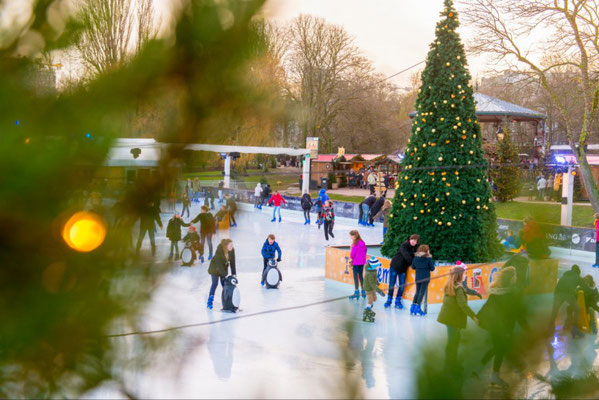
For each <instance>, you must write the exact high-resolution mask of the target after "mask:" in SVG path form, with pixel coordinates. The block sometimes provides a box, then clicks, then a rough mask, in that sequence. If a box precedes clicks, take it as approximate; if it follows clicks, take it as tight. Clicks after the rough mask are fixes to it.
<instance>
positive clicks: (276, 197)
mask: <svg viewBox="0 0 599 400" xmlns="http://www.w3.org/2000/svg"><path fill="white" fill-rule="evenodd" d="M270 203H272V204H273V206H274V207H275V208H274V209H273V210H272V219H271V220H270V222H275V221H276V220H277V218H276V216H275V214H276V213H277V211H278V212H279V222H281V203H285V205H286V204H287V202H286V201H285V199H284V198H283V196H281V194H280V193H279V192H278V191H275V192H274V193H273V195H272V196H271V198H270V200H268V204H269V205H270Z"/></svg>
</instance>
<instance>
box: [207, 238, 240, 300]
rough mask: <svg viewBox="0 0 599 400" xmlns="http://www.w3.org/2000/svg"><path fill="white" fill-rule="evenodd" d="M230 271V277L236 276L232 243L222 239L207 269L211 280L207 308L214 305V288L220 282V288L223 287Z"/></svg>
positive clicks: (229, 240)
mask: <svg viewBox="0 0 599 400" xmlns="http://www.w3.org/2000/svg"><path fill="white" fill-rule="evenodd" d="M229 270H230V271H231V275H237V269H236V268H235V249H234V248H233V241H232V240H231V239H223V240H221V242H220V244H219V245H218V247H217V248H216V252H215V253H214V258H213V259H212V261H210V266H209V267H208V273H209V274H210V278H211V279H212V285H211V286H210V293H209V294H208V304H207V306H208V308H209V309H212V306H213V303H214V293H216V287H217V286H218V282H219V281H220V285H221V286H222V287H224V286H225V278H226V277H227V275H228V274H229Z"/></svg>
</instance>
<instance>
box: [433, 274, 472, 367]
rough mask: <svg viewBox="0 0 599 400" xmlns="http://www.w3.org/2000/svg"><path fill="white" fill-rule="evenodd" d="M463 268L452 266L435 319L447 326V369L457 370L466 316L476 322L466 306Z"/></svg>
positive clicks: (470, 310)
mask: <svg viewBox="0 0 599 400" xmlns="http://www.w3.org/2000/svg"><path fill="white" fill-rule="evenodd" d="M464 272H465V270H464V269H463V268H461V267H454V268H452V270H451V275H450V277H449V280H448V281H447V284H446V285H445V289H443V294H444V296H443V305H442V306H441V311H440V312H439V316H438V317H437V321H438V322H440V323H441V324H443V325H445V326H446V327H447V346H446V347H445V368H446V370H447V371H453V370H459V369H460V365H459V363H458V347H459V345H460V337H461V334H462V330H463V329H465V328H466V324H467V317H470V318H472V320H473V321H474V322H475V323H477V324H478V319H477V318H476V314H475V312H474V311H473V310H472V309H471V308H470V307H469V306H468V296H467V295H466V291H465V290H464V287H463V286H462V281H463V280H464Z"/></svg>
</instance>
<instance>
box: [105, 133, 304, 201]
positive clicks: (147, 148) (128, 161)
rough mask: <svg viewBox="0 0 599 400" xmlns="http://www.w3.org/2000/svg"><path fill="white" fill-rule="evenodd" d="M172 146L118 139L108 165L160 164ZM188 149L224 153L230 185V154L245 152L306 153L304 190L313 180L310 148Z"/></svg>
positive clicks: (204, 146) (193, 146)
mask: <svg viewBox="0 0 599 400" xmlns="http://www.w3.org/2000/svg"><path fill="white" fill-rule="evenodd" d="M169 146H171V144H168V143H161V142H157V141H156V140H155V139H132V138H119V139H116V140H115V143H114V145H113V147H112V148H111V149H110V153H109V155H108V159H107V160H106V165H108V166H138V167H139V166H144V167H146V166H157V165H158V163H159V161H160V158H161V156H162V151H163V150H165V149H166V148H168V147H169ZM133 148H139V149H140V150H141V154H139V156H138V158H137V159H136V158H134V157H133V155H132V154H131V149H133ZM185 150H192V151H210V152H213V153H223V154H225V171H224V185H225V187H229V184H230V177H231V156H230V153H234V152H236V153H245V154H269V155H280V154H285V155H289V156H306V158H305V160H304V169H303V175H304V177H303V181H302V186H303V189H304V190H308V186H309V183H310V159H309V156H310V150H308V149H290V148H285V147H257V146H228V145H221V144H187V145H185Z"/></svg>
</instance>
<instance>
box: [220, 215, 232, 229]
mask: <svg viewBox="0 0 599 400" xmlns="http://www.w3.org/2000/svg"><path fill="white" fill-rule="evenodd" d="M230 223H231V220H230V218H229V213H228V212H227V213H226V214H225V217H224V218H223V220H222V221H218V222H217V224H218V229H219V230H226V229H229V224H230Z"/></svg>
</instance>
